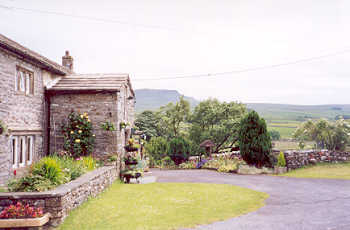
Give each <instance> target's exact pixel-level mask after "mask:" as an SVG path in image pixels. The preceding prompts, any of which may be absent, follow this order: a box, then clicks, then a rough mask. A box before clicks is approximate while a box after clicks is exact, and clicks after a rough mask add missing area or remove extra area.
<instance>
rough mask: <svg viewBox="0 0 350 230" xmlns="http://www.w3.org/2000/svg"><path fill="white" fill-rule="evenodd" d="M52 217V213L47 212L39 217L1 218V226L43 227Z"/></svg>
mask: <svg viewBox="0 0 350 230" xmlns="http://www.w3.org/2000/svg"><path fill="white" fill-rule="evenodd" d="M50 217H51V214H50V213H45V214H44V215H43V216H42V217H38V218H26V219H0V228H18V227H41V226H43V225H44V224H46V223H47V222H48V221H49V219H50Z"/></svg>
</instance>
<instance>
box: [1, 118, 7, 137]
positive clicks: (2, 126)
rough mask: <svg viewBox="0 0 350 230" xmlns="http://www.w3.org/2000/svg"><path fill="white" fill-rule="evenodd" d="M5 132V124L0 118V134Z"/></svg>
mask: <svg viewBox="0 0 350 230" xmlns="http://www.w3.org/2000/svg"><path fill="white" fill-rule="evenodd" d="M4 133H6V126H5V124H4V123H3V122H2V121H1V120H0V135H2V134H4Z"/></svg>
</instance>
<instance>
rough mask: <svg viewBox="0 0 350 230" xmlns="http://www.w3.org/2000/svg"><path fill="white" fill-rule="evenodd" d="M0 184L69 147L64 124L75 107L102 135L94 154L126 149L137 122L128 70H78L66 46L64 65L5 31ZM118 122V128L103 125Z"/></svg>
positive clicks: (1, 40)
mask: <svg viewBox="0 0 350 230" xmlns="http://www.w3.org/2000/svg"><path fill="white" fill-rule="evenodd" d="M0 80H1V84H0V121H1V122H2V123H3V124H5V126H6V127H7V132H6V133H4V134H2V135H0V184H2V185H3V184H6V182H7V181H8V179H10V178H11V177H12V176H13V175H14V170H16V172H17V173H21V172H23V171H25V169H27V168H28V166H30V165H31V164H32V163H33V162H35V161H37V160H39V159H40V158H41V157H42V156H45V155H47V154H48V153H53V152H56V151H60V150H62V149H63V136H62V134H61V130H60V129H61V125H62V122H64V121H65V119H66V118H67V116H68V114H69V113H70V112H71V111H76V112H81V113H83V112H87V113H88V114H89V117H90V120H91V122H92V123H93V127H94V133H95V135H96V144H95V151H94V153H93V154H94V155H95V156H97V157H103V156H104V155H106V154H107V153H112V152H113V153H115V152H117V153H118V154H120V155H122V154H124V148H123V147H124V145H125V142H126V141H127V139H128V137H129V135H130V133H131V128H130V127H126V128H122V127H120V123H121V122H125V123H130V124H131V125H130V126H132V124H133V122H134V106H135V94H134V91H133V89H132V86H131V83H130V78H129V75H128V74H76V73H74V71H73V58H72V57H71V56H70V55H69V53H68V52H66V54H65V56H63V57H62V65H59V64H57V63H55V62H53V61H50V60H49V59H47V58H45V57H43V56H42V55H40V54H38V53H36V52H34V51H31V50H29V49H27V48H25V47H24V46H22V45H20V44H18V43H16V42H15V41H13V40H10V39H9V38H7V37H5V36H3V35H1V34H0ZM105 121H109V122H112V123H113V124H114V125H115V127H116V131H114V132H111V131H108V132H107V131H103V130H102V129H101V128H100V123H101V122H105Z"/></svg>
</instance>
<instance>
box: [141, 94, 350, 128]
mask: <svg viewBox="0 0 350 230" xmlns="http://www.w3.org/2000/svg"><path fill="white" fill-rule="evenodd" d="M135 94H136V112H142V111H144V110H156V109H158V108H159V107H160V106H164V105H166V104H168V103H169V102H176V101H178V100H179V98H180V96H181V94H180V93H179V92H178V91H176V90H166V89H137V90H135ZM184 97H185V99H186V100H188V101H189V102H190V104H191V107H192V108H193V107H195V106H196V105H198V104H199V101H198V100H196V99H195V98H192V97H186V96H184ZM247 108H248V109H253V110H255V111H257V112H258V113H259V114H260V116H262V117H264V118H265V119H266V120H267V121H268V122H272V121H274V122H276V121H277V122H278V121H279V120H281V121H305V120H307V119H310V118H311V119H318V118H328V119H334V118H335V117H336V116H338V115H342V116H344V115H345V116H346V117H350V105H288V104H269V103H248V104H247Z"/></svg>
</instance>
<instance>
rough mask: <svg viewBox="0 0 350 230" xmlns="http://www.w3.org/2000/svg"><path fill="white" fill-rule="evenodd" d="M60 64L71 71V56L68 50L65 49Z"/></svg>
mask: <svg viewBox="0 0 350 230" xmlns="http://www.w3.org/2000/svg"><path fill="white" fill-rule="evenodd" d="M62 65H63V66H64V67H66V68H68V69H70V70H71V71H73V58H72V56H70V55H69V51H68V50H67V51H66V55H64V56H63V57H62Z"/></svg>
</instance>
